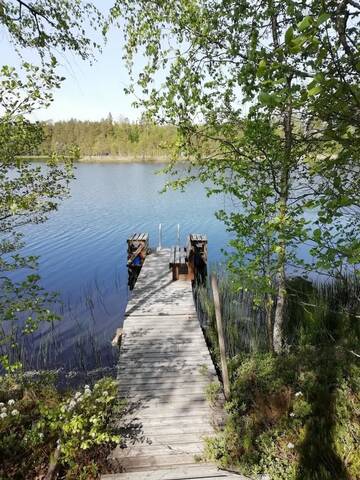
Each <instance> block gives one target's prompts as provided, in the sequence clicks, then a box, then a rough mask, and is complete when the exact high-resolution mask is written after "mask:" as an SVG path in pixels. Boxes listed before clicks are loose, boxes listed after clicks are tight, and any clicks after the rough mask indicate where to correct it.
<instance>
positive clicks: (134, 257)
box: [127, 233, 150, 290]
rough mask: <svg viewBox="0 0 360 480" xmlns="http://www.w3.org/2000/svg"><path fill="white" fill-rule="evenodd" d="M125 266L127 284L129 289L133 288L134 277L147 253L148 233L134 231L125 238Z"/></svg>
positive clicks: (135, 277) (137, 273) (136, 275)
mask: <svg viewBox="0 0 360 480" xmlns="http://www.w3.org/2000/svg"><path fill="white" fill-rule="evenodd" d="M127 244H128V248H127V254H128V255H127V267H128V285H129V287H130V290H132V289H133V288H134V285H135V282H136V279H137V277H138V275H139V273H140V270H141V267H142V266H143V263H144V260H145V258H146V255H147V254H148V253H149V251H150V249H149V234H148V233H135V234H134V235H132V236H131V237H130V238H128V240H127Z"/></svg>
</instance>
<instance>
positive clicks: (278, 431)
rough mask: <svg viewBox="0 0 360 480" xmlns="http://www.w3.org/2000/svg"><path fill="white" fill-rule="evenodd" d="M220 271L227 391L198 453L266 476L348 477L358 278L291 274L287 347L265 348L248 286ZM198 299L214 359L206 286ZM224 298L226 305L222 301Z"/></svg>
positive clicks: (353, 457)
mask: <svg viewBox="0 0 360 480" xmlns="http://www.w3.org/2000/svg"><path fill="white" fill-rule="evenodd" d="M228 286H229V285H228V279H227V278H226V276H223V277H222V278H221V281H220V287H221V289H220V293H221V299H222V306H223V308H222V310H223V319H224V324H225V340H226V347H227V352H228V354H229V369H230V379H231V399H230V401H229V402H228V403H227V404H226V409H227V412H228V417H227V421H226V426H225V429H224V431H223V432H221V433H220V434H219V435H218V436H217V437H216V438H213V439H208V440H207V442H206V456H207V458H209V459H211V460H212V461H216V462H218V463H220V465H222V466H223V467H228V468H229V467H230V468H232V469H233V468H236V469H238V470H239V471H240V472H242V473H248V474H254V473H267V474H269V475H270V478H271V479H272V480H278V479H286V480H290V479H291V480H300V479H301V480H313V479H319V480H320V479H321V480H325V479H329V480H330V479H335V478H336V479H349V480H350V479H353V480H355V479H356V478H358V475H359V472H360V453H359V448H358V439H359V435H360V418H359V408H360V400H359V398H360V396H359V395H360V384H359V378H360V365H359V358H358V353H357V351H356V349H357V347H358V345H359V340H360V330H359V322H358V318H359V314H360V303H359V293H360V285H359V281H358V279H357V278H347V281H346V283H344V282H340V281H338V282H335V283H330V284H312V283H310V282H308V281H304V280H302V279H299V278H294V279H291V280H290V281H289V285H288V290H289V292H290V293H289V297H288V301H287V303H286V316H285V319H286V321H285V330H286V332H287V335H286V337H287V339H288V344H287V352H286V353H285V352H284V353H283V354H282V355H280V356H274V355H273V354H271V353H268V352H267V338H266V337H267V334H268V332H267V327H266V321H265V312H261V311H259V309H258V308H257V309H254V308H253V307H252V305H253V304H252V299H251V297H250V296H249V294H246V293H244V292H242V293H241V294H239V293H234V291H231V290H229V289H228ZM197 298H198V303H199V309H200V310H201V311H202V312H203V315H204V318H203V323H204V324H205V325H206V326H205V333H206V335H207V337H208V340H209V342H210V344H211V346H212V349H213V353H214V358H215V361H216V362H217V363H218V365H219V364H220V361H219V353H218V346H217V332H216V322H215V318H214V311H213V303H212V299H211V292H210V290H209V287H207V288H203V287H199V288H198V295H197ZM229 305H232V306H233V307H232V309H231V310H229Z"/></svg>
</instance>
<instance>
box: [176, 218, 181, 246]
mask: <svg viewBox="0 0 360 480" xmlns="http://www.w3.org/2000/svg"><path fill="white" fill-rule="evenodd" d="M176 241H177V246H178V247H179V246H180V223H178V224H177V234H176Z"/></svg>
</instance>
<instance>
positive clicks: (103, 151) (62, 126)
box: [27, 115, 176, 162]
mask: <svg viewBox="0 0 360 480" xmlns="http://www.w3.org/2000/svg"><path fill="white" fill-rule="evenodd" d="M42 127H43V131H44V140H43V141H42V143H41V145H39V146H38V147H37V148H36V149H35V150H32V151H31V152H27V153H33V154H34V155H36V156H38V155H40V156H41V155H49V154H50V153H51V152H54V151H55V152H58V153H65V152H66V151H67V150H68V148H69V145H76V146H77V148H78V149H79V155H80V159H81V160H82V161H86V160H93V161H94V160H95V161H96V159H98V161H111V160H113V161H119V162H126V161H134V160H138V161H158V160H162V161H164V159H166V158H168V151H167V149H166V148H167V147H168V146H169V144H170V143H171V142H173V141H174V138H175V133H176V131H175V129H174V128H172V127H169V126H160V125H151V124H146V123H139V124H135V123H134V124H132V123H129V122H126V121H120V122H115V121H113V119H112V117H111V115H109V116H108V118H107V119H104V120H101V121H99V122H82V121H79V120H69V121H63V122H55V123H43V124H42ZM87 157H90V158H89V159H87Z"/></svg>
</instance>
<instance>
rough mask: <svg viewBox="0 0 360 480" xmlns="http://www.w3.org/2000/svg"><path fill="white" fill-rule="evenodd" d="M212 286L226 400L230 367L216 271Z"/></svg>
mask: <svg viewBox="0 0 360 480" xmlns="http://www.w3.org/2000/svg"><path fill="white" fill-rule="evenodd" d="M211 288H212V292H213V297H214V305H215V316H216V326H217V331H218V337H219V348H220V359H221V372H222V377H223V383H224V394H225V398H226V400H229V398H230V382H229V373H228V368H227V363H226V352H225V340H224V330H223V324H222V318H221V309H220V296H219V289H218V283H217V278H216V274H215V273H212V274H211Z"/></svg>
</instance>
